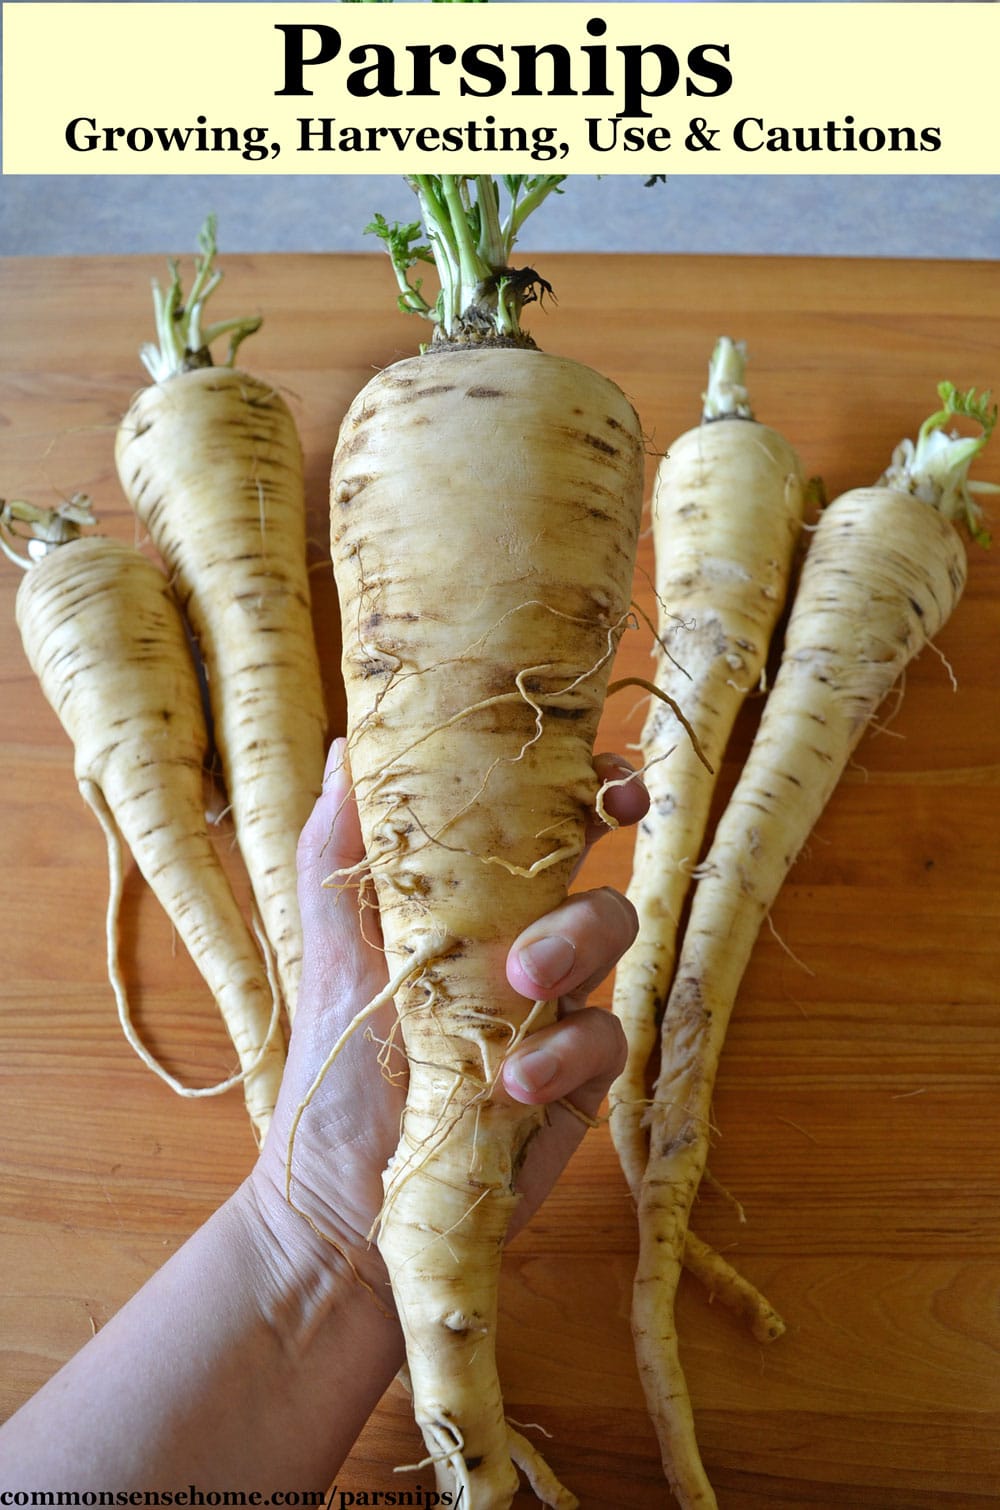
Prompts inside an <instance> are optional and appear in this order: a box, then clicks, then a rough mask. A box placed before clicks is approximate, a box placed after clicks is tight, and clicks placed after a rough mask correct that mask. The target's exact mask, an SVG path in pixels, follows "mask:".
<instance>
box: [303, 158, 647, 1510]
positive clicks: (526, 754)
mask: <svg viewBox="0 0 1000 1510" xmlns="http://www.w3.org/2000/svg"><path fill="white" fill-rule="evenodd" d="M558 182H559V180H558V179H538V180H528V181H521V180H509V181H507V186H508V188H509V189H510V193H511V204H510V208H509V210H508V211H507V213H506V218H505V219H504V220H503V221H502V222H501V201H500V195H499V192H498V189H497V186H496V185H495V184H494V182H493V180H492V179H489V178H484V179H477V180H475V181H471V180H465V179H461V178H451V177H448V176H442V177H441V178H440V179H429V178H421V179H420V180H417V181H415V183H414V186H415V187H416V188H417V190H418V192H419V194H420V197H421V209H422V213H423V216H424V221H425V225H426V227H427V231H428V235H429V238H430V240H431V242H432V244H433V245H434V246H435V248H436V250H437V253H438V259H439V266H440V267H441V269H442V274H443V277H442V282H443V288H444V294H443V297H442V300H441V302H440V304H439V306H438V309H437V311H436V312H435V313H436V325H435V334H434V341H433V345H432V347H431V349H430V351H429V352H427V353H426V354H424V355H421V356H419V357H415V358H410V359H407V360H403V361H401V362H397V363H395V364H394V365H393V366H391V367H389V368H387V369H385V370H384V371H382V372H380V373H379V374H378V375H377V376H376V377H375V378H374V379H373V380H372V382H371V383H369V385H368V386H367V387H366V388H365V389H364V391H363V392H362V393H361V394H360V395H359V396H358V398H357V399H356V400H355V402H354V403H353V405H352V406H351V409H350V411H349V412H348V414H347V416H346V418H345V420H344V423H343V426H342V428H341V432H340V438H339V442H338V446H337V453H336V457H335V460H334V466H333V474H332V481H331V515H332V524H331V540H332V554H333V562H334V570H335V573H336V579H337V585H338V588H339V592H340V597H341V604H342V616H343V667H344V677H345V681H346V685H347V695H348V718H349V750H350V763H351V770H352V773H353V778H354V783H355V792H356V796H357V800H358V806H359V811H360V814H361V821H362V827H363V831H364V835H365V841H366V846H367V854H368V866H369V873H370V875H371V878H372V880H373V881H374V884H375V888H376V891H377V895H378V902H379V908H380V913H381V920H382V929H383V934H384V940H385V949H386V954H387V957H388V960H389V966H390V974H391V975H392V976H393V987H394V990H395V1000H396V1006H397V1012H398V1018H399V1034H400V1037H401V1040H402V1043H403V1045H404V1046H405V1051H406V1055H407V1060H408V1064H409V1090H408V1097H407V1105H406V1113H405V1118H404V1122H403V1127H402V1137H401V1141H400V1145H399V1149H398V1151H397V1153H396V1154H395V1156H394V1158H393V1159H392V1161H391V1163H390V1165H389V1168H388V1169H387V1171H386V1175H385V1203H384V1207H383V1211H382V1215H381V1220H380V1224H379V1231H378V1241H379V1246H380V1249H381V1252H382V1254H383V1255H384V1257H385V1260H386V1264H387V1267H388V1270H389V1274H390V1277H391V1281H392V1285H393V1291H394V1295H395V1298H396V1303H397V1306H398V1310H399V1314H400V1319H401V1322H402V1325H403V1328H404V1332H405V1335H406V1339H407V1355H408V1363H409V1371H410V1376H411V1380H412V1385H413V1395H414V1408H415V1413H416V1417H417V1420H418V1422H419V1424H420V1426H421V1429H422V1431H423V1434H424V1437H425V1441H426V1443H427V1450H428V1454H429V1457H430V1460H432V1461H433V1463H434V1466H435V1469H436V1471H437V1474H438V1481H439V1485H440V1487H441V1488H442V1490H443V1489H445V1488H447V1489H449V1490H450V1491H451V1492H452V1493H453V1494H457V1493H458V1492H459V1491H461V1492H462V1494H463V1496H464V1498H463V1501H462V1502H463V1504H465V1505H467V1506H471V1507H473V1510H486V1507H495V1506H504V1505H508V1504H509V1503H510V1501H511V1499H512V1497H513V1494H514V1492H515V1489H516V1486H517V1472H516V1469H515V1463H517V1464H519V1465H520V1466H522V1467H524V1468H525V1470H526V1471H527V1472H528V1474H529V1477H530V1478H531V1479H532V1482H533V1484H534V1486H535V1488H536V1492H537V1493H539V1494H540V1495H541V1497H542V1498H543V1499H544V1500H545V1501H546V1503H549V1504H554V1505H565V1506H569V1505H572V1504H574V1503H575V1500H574V1498H573V1496H572V1495H571V1494H569V1493H568V1492H566V1491H565V1490H562V1489H561V1488H560V1487H559V1486H558V1485H557V1484H556V1483H555V1481H554V1480H553V1478H552V1476H551V1474H549V1473H548V1470H547V1469H545V1468H544V1465H542V1464H541V1463H540V1460H535V1454H534V1451H533V1449H531V1448H530V1447H529V1446H528V1444H527V1443H526V1441H525V1440H524V1439H523V1438H522V1437H520V1436H519V1434H517V1433H514V1432H512V1430H511V1429H510V1428H509V1427H508V1426H507V1424H506V1423H505V1420H504V1412H503V1404H502V1399H501V1392H500V1385H499V1381H498V1378H497V1371H496V1361H495V1352H494V1345H495V1331H496V1318H497V1284H498V1277H499V1264H500V1251H501V1246H502V1244H503V1240H504V1235H505V1233H506V1230H507V1226H508V1223H509V1220H510V1215H511V1211H512V1209H513V1206H514V1202H515V1199H516V1197H515V1193H514V1182H515V1177H516V1173H517V1169H518V1165H519V1163H520V1161H521V1159H522V1158H523V1156H524V1153H525V1149H526V1147H527V1144H528V1142H529V1140H530V1139H531V1137H532V1135H533V1134H534V1133H535V1132H536V1131H537V1129H538V1127H539V1125H540V1117H541V1114H540V1112H539V1111H538V1109H537V1108H532V1107H526V1106H521V1105H516V1106H515V1105H512V1104H510V1103H509V1101H508V1100H507V1099H506V1097H505V1096H504V1095H503V1094H502V1092H500V1091H498V1089H497V1086H498V1081H499V1077H500V1071H501V1067H502V1065H503V1062H504V1058H505V1056H506V1055H507V1054H508V1053H509V1052H510V1050H511V1049H512V1047H513V1046H514V1045H515V1044H516V1043H518V1042H520V1041H521V1039H522V1038H523V1036H524V1034H526V1033H528V1032H530V1031H532V1030H533V1029H536V1028H539V1027H541V1026H542V1025H543V1024H545V1023H547V1022H549V1021H551V1020H552V1017H553V1014H554V1011H555V1003H546V1002H539V1003H536V1004H535V1006H534V1007H531V1006H530V1005H529V1004H528V1003H526V1002H525V1001H524V1000H523V999H522V998H520V997H518V996H517V995H516V993H515V992H514V991H513V990H512V989H511V988H510V987H509V986H508V985H507V984H506V981H505V978H504V958H505V954H506V950H507V948H508V947H509V945H510V942H511V940H512V939H513V938H515V937H516V936H517V934H518V933H519V932H520V931H521V930H522V929H523V928H524V927H525V926H527V924H528V923H530V922H533V921H534V920H535V919H537V918H538V917H539V916H541V915H542V914H543V913H546V912H548V911H549V910H550V909H552V908H553V907H554V906H555V905H556V904H557V903H558V902H559V901H561V900H562V898H563V896H564V894H565V891H566V887H567V884H568V881H569V877H570V874H571V871H572V867H573V864H574V861H575V860H576V858H577V857H578V856H579V854H580V851H581V848H582V845H583V835H584V824H585V821H586V817H587V814H588V812H589V811H590V810H591V808H592V807H593V804H594V801H595V796H596V793H595V787H596V781H595V777H594V770H593V763H592V747H593V741H594V737H595V733H596V729H597V723H598V718H599V716H600V712H601V707H602V702H603V697H604V691H605V687H606V684H607V678H608V673H609V670H610V666H611V661H612V658H613V656H614V653H615V648H616V645H617V643H618V639H619V637H620V635H621V633H622V632H623V629H624V627H625V625H626V622H627V619H628V612H629V602H630V596H631V583H632V571H633V562H634V551H635V545H636V539H637V535H638V529H639V519H640V512H641V502H642V483H643V443H642V436H641V432H640V428H639V423H638V420H637V418H636V416H635V414H634V412H633V410H632V407H631V405H630V404H629V402H628V400H627V399H626V398H625V396H624V395H623V394H622V393H621V392H620V390H619V389H618V388H616V387H615V385H614V384H613V383H611V382H609V381H608V380H607V379H606V378H604V377H602V376H600V375H598V374H597V373H596V372H593V371H591V370H590V369H588V368H585V367H581V366H580V365H578V364H576V363H574V362H571V361H567V360H564V359H561V358H559V357H555V356H549V355H544V354H543V353H541V352H540V351H538V350H536V349H534V346H533V343H532V342H531V341H530V339H529V338H528V337H527V336H526V335H525V334H524V333H523V331H522V330H521V327H520V321H519V312H520V309H521V306H522V304H523V302H524V301H525V299H526V298H527V297H530V296H531V294H532V292H533V290H534V288H535V287H536V286H537V281H538V280H537V275H534V274H529V273H515V272H514V271H513V270H512V269H511V268H510V266H509V254H510V248H511V245H512V242H513V238H514V235H515V234H516V231H517V229H518V227H519V226H520V224H521V223H522V221H523V217H524V213H526V211H527V209H529V208H530V207H531V205H532V204H533V203H536V202H538V201H540V199H541V198H543V197H544V195H545V194H546V193H548V192H550V191H551V189H552V188H554V187H555V186H556V185H557V184H558ZM381 230H382V232H383V234H385V235H386V237H387V239H388V240H389V242H390V246H391V248H392V249H393V250H394V252H395V257H394V260H395V262H396V264H397V271H398V272H399V275H400V279H401V285H405V288H404V293H403V300H404V302H405V304H406V305H407V306H408V307H414V308H418V309H422V311H423V312H427V313H430V312H431V311H430V310H429V306H428V305H427V304H426V303H425V301H424V300H423V296H422V294H420V292H419V291H418V290H416V289H412V288H410V287H409V283H408V279H407V277H406V267H407V266H408V265H409V262H411V261H412V258H413V255H414V252H413V242H414V240H415V237H416V233H417V230H418V227H416V226H411V227H406V228H403V229H402V230H400V229H399V228H396V229H395V230H393V229H392V228H389V227H387V226H385V225H384V222H383V223H381ZM393 238H395V239H393ZM407 290H408V291H407ZM293 1156H294V1150H293Z"/></svg>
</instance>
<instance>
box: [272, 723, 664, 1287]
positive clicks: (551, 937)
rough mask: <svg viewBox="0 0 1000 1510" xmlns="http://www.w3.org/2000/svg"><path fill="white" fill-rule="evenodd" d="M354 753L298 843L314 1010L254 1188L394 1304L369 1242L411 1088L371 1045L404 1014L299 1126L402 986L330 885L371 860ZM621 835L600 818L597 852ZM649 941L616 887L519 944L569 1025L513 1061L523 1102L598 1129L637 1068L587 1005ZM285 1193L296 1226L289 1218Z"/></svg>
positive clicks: (541, 1177) (569, 1123)
mask: <svg viewBox="0 0 1000 1510" xmlns="http://www.w3.org/2000/svg"><path fill="white" fill-rule="evenodd" d="M344 748H345V746H344V742H343V741H335V743H334V746H333V748H332V749H331V752H330V757H329V759H328V761H327V770H326V775H325V779H324V786H323V792H322V794H321V796H320V798H319V800H318V801H317V803H316V806H315V808H314V810H313V813H312V815H311V817H310V819H309V821H308V822H307V824H306V826H305V829H304V830H303V834H302V838H301V841H300V844H299V892H300V905H301V910H302V923H303V935H304V944H305V950H304V959H303V972H302V984H301V988H300V993H299V1007H298V1011H297V1014H296V1019H295V1027H294V1030H293V1032H292V1036H291V1041H290V1044H289V1051H288V1062H287V1065H286V1069H285V1074H284V1079H283V1082H282V1090H281V1095H280V1097H279V1101H278V1106H277V1108H276V1110H275V1115H274V1120H273V1123H272V1127H271V1131H270V1133H269V1135H268V1137H267V1139H266V1141H265V1144H264V1147H263V1149H262V1150H261V1154H260V1157H259V1159H258V1162H257V1165H256V1167H255V1169H254V1172H253V1175H252V1176H251V1183H252V1185H253V1187H254V1194H255V1198H256V1200H257V1203H258V1205H259V1206H261V1207H262V1209H263V1210H264V1211H265V1212H266V1213H267V1214H268V1217H269V1224H270V1225H271V1226H272V1228H273V1230H275V1231H279V1230H280V1232H281V1233H282V1241H283V1242H284V1243H285V1244H286V1245H287V1244H288V1242H289V1240H290V1239H291V1240H294V1241H298V1240H299V1239H301V1240H302V1241H304V1242H306V1243H307V1244H309V1245H310V1246H312V1247H314V1246H315V1245H314V1242H313V1239H314V1237H315V1236H316V1235H317V1234H320V1235H321V1238H320V1240H321V1241H322V1239H323V1238H325V1239H328V1240H332V1241H333V1242H334V1243H335V1244H336V1246H337V1248H338V1249H339V1250H340V1251H341V1253H342V1254H343V1255H345V1256H346V1257H347V1258H348V1259H349V1261H350V1262H351V1264H352V1265H353V1266H354V1267H355V1269H356V1270H357V1271H358V1273H359V1274H360V1275H361V1276H362V1277H365V1278H366V1281H367V1282H369V1283H371V1284H372V1286H373V1287H376V1286H378V1287H379V1289H380V1290H381V1289H382V1288H383V1287H384V1284H385V1276H384V1271H383V1270H382V1269H381V1261H380V1259H379V1257H378V1254H377V1251H376V1250H375V1248H374V1245H370V1244H369V1234H370V1232H371V1229H372V1227H373V1225H374V1224H375V1221H376V1218H377V1215H378V1212H379V1209H380V1206H381V1204H382V1179H381V1176H382V1171H383V1169H384V1168H385V1166H386V1164H387V1162H388V1160H389V1157H390V1155H391V1154H392V1153H393V1151H394V1150H395V1148H396V1145H397V1142H398V1139H399V1126H400V1117H401V1114H402V1108H403V1104H404V1100H405V1086H404V1085H403V1084H402V1083H400V1081H399V1080H398V1079H396V1080H390V1079H388V1078H387V1077H386V1076H385V1075H383V1073H382V1072H381V1069H380V1067H379V1065H378V1063H377V1060H376V1052H377V1050H376V1048H375V1046H374V1044H373V1041H372V1040H373V1039H374V1040H381V1041H385V1040H386V1039H387V1038H388V1036H389V1033H390V1031H391V1027H392V1023H393V1019H394V1009H393V1007H392V1003H391V1002H387V1003H386V1005H385V1007H384V1008H382V1009H380V1011H379V1012H378V1013H377V1014H375V1015H373V1016H372V1017H370V1018H368V1019H367V1020H366V1022H365V1024H364V1026H363V1027H361V1028H359V1029H358V1031H356V1032H355V1033H354V1034H353V1035H351V1036H348V1037H347V1038H346V1039H345V1041H344V1044H343V1047H342V1050H341V1051H340V1052H339V1054H338V1056H337V1058H336V1061H335V1063H334V1064H333V1065H332V1066H331V1067H330V1070H329V1072H328V1074H327V1075H326V1076H325V1077H324V1078H323V1079H322V1081H321V1082H320V1083H319V1084H316V1085H315V1095H314V1096H313V1097H312V1098H311V1099H310V1104H309V1107H308V1110H307V1112H306V1113H305V1115H304V1116H303V1117H302V1119H301V1121H299V1119H298V1111H299V1108H300V1107H301V1105H302V1103H303V1102H304V1100H305V1099H306V1098H307V1097H309V1095H310V1091H311V1089H312V1088H313V1087H314V1083H315V1082H316V1080H317V1076H318V1074H319V1071H320V1069H321V1067H322V1066H323V1065H324V1063H325V1061H326V1059H327V1056H328V1054H329V1051H330V1048H331V1045H332V1044H333V1043H335V1042H336V1041H337V1039H338V1038H339V1036H340V1035H341V1034H342V1033H343V1032H344V1030H345V1029H346V1028H347V1027H348V1026H349V1024H350V1023H351V1022H352V1021H353V1020H354V1018H355V1016H356V1015H357V1013H358V1012H360V1011H361V1009H362V1008H363V1007H365V1006H366V1005H367V1004H368V1003H369V1002H370V1001H372V1000H373V998H375V997H376V996H377V995H378V994H379V993H380V992H382V991H384V989H385V986H386V982H387V972H386V966H385V960H384V957H383V955H382V953H381V951H380V950H379V949H378V948H377V947H373V944H377V943H378V942H379V939H378V930H377V917H376V916H375V913H374V909H370V910H368V911H366V912H364V913H363V914H362V913H361V912H360V909H359V908H358V906H357V902H356V898H355V896H354V895H353V894H352V893H351V892H349V891H347V890H336V889H331V888H329V887H324V885H323V882H324V881H325V880H326V879H327V878H328V877H329V876H330V874H331V873H332V872H333V871H343V870H347V869H349V868H350V867H352V866H356V865H357V864H358V862H359V861H360V860H362V859H363V856H364V845H363V842H362V837H361V828H360V824H359V821H358V815H357V809H356V807H355V804H354V800H353V796H352V795H351V791H350V780H349V776H348V774H347V771H346V769H345V766H344ZM595 769H596V771H597V774H598V776H599V778H600V779H602V780H605V779H607V778H609V777H610V778H611V779H615V778H616V777H626V776H627V774H628V773H629V770H630V768H629V767H628V765H627V764H626V763H625V762H623V761H621V760H620V759H619V758H618V757H615V756H599V757H597V759H596V760H595ZM605 803H606V807H607V810H608V812H609V813H610V814H611V815H612V816H613V817H614V818H615V819H616V820H617V821H618V822H619V823H622V824H630V823H634V822H636V821H638V819H639V818H640V817H641V816H642V815H643V814H644V812H645V811H646V807H647V805H648V799H647V797H646V793H645V789H644V788H643V786H642V784H641V782H639V781H638V780H635V779H632V780H627V781H625V782H624V784H622V785H617V786H615V787H612V788H611V789H610V790H609V792H608V793H607V795H606V798H605ZM606 831H607V830H606V826H605V825H604V823H602V822H601V821H600V820H599V819H597V818H596V817H595V818H594V819H593V821H592V822H591V824H590V825H589V826H588V830H587V834H586V841H587V850H589V848H590V847H591V845H592V844H593V843H594V842H595V841H596V840H597V838H598V837H599V836H600V835H601V834H602V833H604V832H606ZM585 853H586V851H585ZM582 859H583V857H581V863H582ZM635 932H636V919H635V912H634V909H633V908H632V906H631V904H630V903H629V902H628V901H626V899H625V898H624V897H622V896H621V895H620V894H619V893H617V892H615V891H613V890H611V889H610V888H607V887H602V888H599V889H597V890H594V891H589V892H581V893H577V894H575V895H573V896H571V897H570V898H568V900H567V901H566V902H564V903H563V904H562V906H560V907H559V908H557V909H556V910H555V911H554V912H551V913H549V914H548V915H547V916H545V917H543V918H540V919H539V920H538V921H537V922H536V923H534V924H532V925H531V927H529V928H527V929H526V930H525V931H524V933H522V934H521V936H520V938H519V939H517V940H516V941H515V942H514V944H513V946H512V948H511V950H510V952H509V954H508V957H507V979H508V981H509V983H510V985H511V986H513V988H514V989H515V990H516V991H518V992H519V993H520V994H522V995H524V996H525V997H527V998H528V999H529V1000H532V1001H534V1000H539V999H546V1000H551V999H553V998H554V997H556V998H558V1001H559V1020H558V1021H557V1022H555V1023H554V1024H552V1025H551V1026H550V1027H547V1028H543V1029H541V1030H540V1031H539V1032H537V1033H535V1034H533V1035H532V1036H531V1037H530V1039H528V1040H527V1041H526V1042H524V1043H523V1044H522V1045H521V1046H520V1047H519V1048H518V1049H517V1050H516V1051H515V1052H514V1053H512V1054H511V1055H510V1057H509V1059H508V1060H507V1062H506V1064H505V1066H504V1071H503V1080H502V1088H503V1091H504V1093H505V1094H507V1095H508V1096H509V1097H510V1098H511V1099H512V1100H514V1101H520V1102H525V1103H529V1104H543V1103H558V1102H559V1101H561V1100H563V1099H565V1098H569V1097H572V1103H573V1106H575V1107H576V1108H577V1109H578V1111H579V1112H580V1113H582V1114H583V1119H586V1118H589V1117H593V1116H594V1115H595V1114H596V1112H597V1110H598V1108H599V1107H600V1104H601V1102H602V1100H603V1098H604V1096H605V1094H606V1092H607V1089H608V1086H609V1085H610V1083H611V1081H612V1080H613V1079H614V1077H615V1076H616V1075H617V1074H618V1073H619V1072H620V1070H621V1068H622V1065H623V1063H624V1054H625V1049H624V1037H623V1034H622V1031H621V1028H620V1026H619V1024H618V1022H617V1020H616V1019H615V1018H614V1017H613V1016H612V1015H611V1014H610V1013H609V1012H606V1011H603V1010H601V1009H599V1008H592V1007H588V1006H587V1005H586V1002H587V998H588V996H589V994H590V993H591V992H592V991H593V990H594V989H595V988H596V987H597V986H598V985H599V984H600V982H601V981H602V980H603V979H604V978H605V976H607V975H608V974H609V973H610V971H611V970H612V969H613V968H614V966H615V964H616V963H617V961H618V960H619V958H620V957H621V955H622V954H623V953H624V952H625V950H626V949H627V948H628V947H629V945H630V944H631V943H632V940H633V939H634V937H635ZM583 1119H581V1117H580V1116H577V1115H574V1114H573V1112H572V1111H571V1110H569V1109H567V1108H565V1107H560V1106H558V1105H556V1106H553V1107H552V1109H551V1111H550V1114H549V1117H548V1119H547V1125H546V1126H545V1127H544V1128H543V1129H542V1131H541V1132H540V1133H539V1135H538V1137H537V1138H535V1139H533V1141H532V1144H531V1147H530V1149H529V1152H528V1157H527V1158H526V1160H525V1164H524V1167H523V1169H522V1171H521V1177H520V1179H519V1182H518V1184H519V1189H520V1191H521V1195H522V1199H521V1200H520V1201H519V1203H518V1207H517V1210H516V1216H515V1224H514V1225H515V1229H516V1228H517V1227H520V1226H523V1225H524V1223H525V1222H526V1221H527V1220H528V1217H529V1216H530V1215H531V1213H532V1211H533V1210H534V1209H535V1207H536V1206H537V1205H538V1204H539V1202H540V1201H541V1200H542V1198H543V1197H544V1196H545V1194H546V1193H547V1192H548V1190H549V1189H550V1187H551V1185H552V1184H553V1182H554V1181H555V1179H556V1178H557V1176H558V1174H559V1173H560V1171H561V1170H562V1168H563V1166H564V1165H565V1163H566V1161H567V1160H568V1159H569V1157H570V1155H571V1154H572V1152H573V1150H574V1149H575V1148H576V1146H577V1144H578V1143H579V1141H580V1139H581V1137H582V1136H583V1133H584V1131H585V1120H583ZM286 1194H287V1198H288V1201H290V1203H291V1207H292V1208H293V1210H294V1212H296V1213H298V1218H299V1220H298V1222H297V1223H295V1222H291V1221H290V1220H289V1218H288V1210H287V1202H286ZM282 1207H284V1208H285V1209H284V1210H282V1209H281V1208H282ZM303 1218H304V1221H303V1220H302V1219H303Z"/></svg>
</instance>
